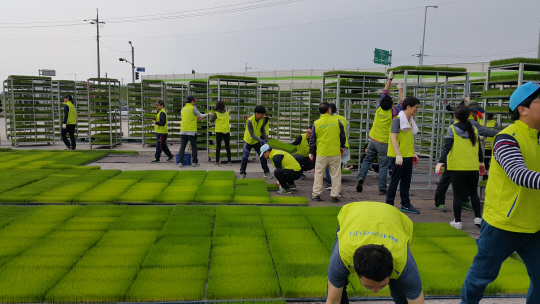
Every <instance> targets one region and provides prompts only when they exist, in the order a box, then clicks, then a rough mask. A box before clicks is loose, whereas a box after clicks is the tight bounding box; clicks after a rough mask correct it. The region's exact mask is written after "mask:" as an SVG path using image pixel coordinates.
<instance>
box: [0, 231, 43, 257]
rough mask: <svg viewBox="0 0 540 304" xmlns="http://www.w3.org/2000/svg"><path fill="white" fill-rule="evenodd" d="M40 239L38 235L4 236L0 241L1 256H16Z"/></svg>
mask: <svg viewBox="0 0 540 304" xmlns="http://www.w3.org/2000/svg"><path fill="white" fill-rule="evenodd" d="M38 240H39V238H38V237H4V236H3V235H2V237H1V238H0V242H1V244H2V246H0V257H6V256H14V255H18V254H19V253H21V252H23V251H24V250H26V249H27V248H29V247H30V246H32V245H33V244H35V243H36V242H37V241H38Z"/></svg>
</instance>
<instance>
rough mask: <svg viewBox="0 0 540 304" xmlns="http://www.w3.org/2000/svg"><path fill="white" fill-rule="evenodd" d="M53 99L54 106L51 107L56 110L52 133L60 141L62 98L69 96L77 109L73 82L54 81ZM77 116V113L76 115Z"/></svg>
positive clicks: (76, 135)
mask: <svg viewBox="0 0 540 304" xmlns="http://www.w3.org/2000/svg"><path fill="white" fill-rule="evenodd" d="M53 92H54V95H53V99H54V101H55V104H54V106H53V107H55V108H56V111H55V112H54V121H55V126H54V129H55V130H54V131H55V134H54V135H55V137H56V138H57V140H62V137H61V136H60V135H61V134H60V133H61V131H62V122H63V118H64V98H63V97H64V96H66V95H71V96H72V97H73V101H72V103H73V105H74V106H75V107H77V88H76V86H75V81H72V80H54V81H53ZM77 114H78V113H77ZM77 129H78V128H76V129H75V137H77V138H78V137H79V134H78V132H77Z"/></svg>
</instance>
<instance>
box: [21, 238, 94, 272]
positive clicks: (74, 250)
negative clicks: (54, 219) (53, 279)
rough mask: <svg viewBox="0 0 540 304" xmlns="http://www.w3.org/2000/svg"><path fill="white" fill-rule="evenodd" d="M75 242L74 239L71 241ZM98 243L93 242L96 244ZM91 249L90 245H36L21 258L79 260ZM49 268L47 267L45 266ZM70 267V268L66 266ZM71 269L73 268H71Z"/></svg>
mask: <svg viewBox="0 0 540 304" xmlns="http://www.w3.org/2000/svg"><path fill="white" fill-rule="evenodd" d="M70 240H73V239H70ZM95 243H96V241H94V242H92V244H95ZM88 248H89V245H71V244H68V245H66V244H64V243H60V242H57V243H56V244H55V245H52V244H51V245H35V246H32V247H30V248H28V249H26V250H25V251H24V252H23V253H22V254H21V255H20V257H21V258H22V257H24V258H27V257H28V258H32V259H36V258H37V259H39V258H41V257H63V256H74V257H77V259H79V258H80V257H81V256H82V255H83V254H84V253H85V252H86V251H87V250H88ZM44 266H47V265H44ZM66 267H68V266H66ZM69 267H71V266H69Z"/></svg>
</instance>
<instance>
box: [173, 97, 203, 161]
mask: <svg viewBox="0 0 540 304" xmlns="http://www.w3.org/2000/svg"><path fill="white" fill-rule="evenodd" d="M196 100H197V98H194V97H193V96H191V95H189V96H188V97H187V103H186V105H185V106H184V107H183V108H182V110H181V112H180V115H181V117H182V121H181V123H180V150H179V151H178V166H179V167H183V166H184V165H183V164H182V162H183V160H184V152H185V151H186V146H187V144H188V141H189V142H190V143H191V159H192V164H191V165H192V166H193V167H198V166H200V165H199V159H198V158H197V118H204V117H206V116H208V114H202V113H201V112H199V110H198V109H197V108H196V107H195V101H196Z"/></svg>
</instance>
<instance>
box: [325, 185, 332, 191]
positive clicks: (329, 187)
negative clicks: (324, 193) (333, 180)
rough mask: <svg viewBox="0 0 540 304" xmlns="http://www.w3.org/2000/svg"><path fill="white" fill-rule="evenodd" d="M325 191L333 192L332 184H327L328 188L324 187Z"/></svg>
mask: <svg viewBox="0 0 540 304" xmlns="http://www.w3.org/2000/svg"><path fill="white" fill-rule="evenodd" d="M324 189H326V190H332V184H326V186H324Z"/></svg>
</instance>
